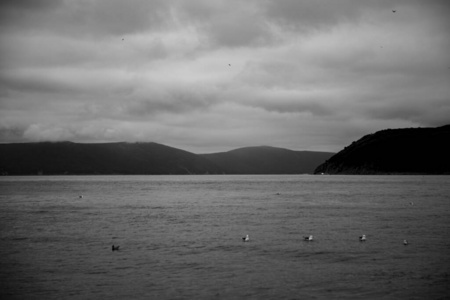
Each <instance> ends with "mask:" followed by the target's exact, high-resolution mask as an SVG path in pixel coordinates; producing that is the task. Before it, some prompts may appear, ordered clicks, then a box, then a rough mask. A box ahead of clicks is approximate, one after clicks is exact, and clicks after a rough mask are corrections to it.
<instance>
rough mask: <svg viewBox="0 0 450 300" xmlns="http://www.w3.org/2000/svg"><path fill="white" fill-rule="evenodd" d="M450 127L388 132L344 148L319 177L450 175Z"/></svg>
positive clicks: (392, 130)
mask: <svg viewBox="0 0 450 300" xmlns="http://www.w3.org/2000/svg"><path fill="white" fill-rule="evenodd" d="M449 141H450V125H446V126H442V127H437V128H406V129H386V130H382V131H378V132H376V133H374V134H369V135H366V136H364V137H363V138H361V139H359V140H358V141H356V142H353V143H352V144H351V145H349V146H347V147H345V148H344V149H343V150H342V151H340V152H338V153H337V154H336V155H334V156H333V157H331V158H330V159H328V160H327V161H326V162H324V163H323V164H321V165H320V166H319V167H317V169H316V170H315V173H316V174H321V173H324V174H450V142H449Z"/></svg>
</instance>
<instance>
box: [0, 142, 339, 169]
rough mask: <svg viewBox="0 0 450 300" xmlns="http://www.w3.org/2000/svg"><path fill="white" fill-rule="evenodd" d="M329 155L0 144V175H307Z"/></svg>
mask: <svg viewBox="0 0 450 300" xmlns="http://www.w3.org/2000/svg"><path fill="white" fill-rule="evenodd" d="M331 155H332V153H328V154H327V153H321V152H307V151H304V152H299V151H291V150H287V149H280V148H273V147H250V148H242V149H237V150H233V151H229V152H224V153H215V154H194V153H190V152H187V151H184V150H180V149H176V148H172V147H169V146H165V145H161V144H157V143H103V144H79V143H72V142H55V143H53V142H41V143H20V144H0V174H4V175H6V174H7V175H36V174H43V175H63V174H70V175H72V174H74V175H83V174H85V175H91V174H92V175H93V174H105V175H106V174H125V175H126V174H155V175H158V174H300V173H310V174H312V173H313V171H314V168H315V167H316V166H318V165H319V164H320V163H322V162H323V161H325V160H326V159H327V158H329V157H331Z"/></svg>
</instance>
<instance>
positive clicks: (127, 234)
mask: <svg viewBox="0 0 450 300" xmlns="http://www.w3.org/2000/svg"><path fill="white" fill-rule="evenodd" d="M79 195H83V197H82V198H80V197H79ZM449 233H450V176H312V175H310V176H308V175H299V176H291V175H289V176H225V175H224V176H67V177H63V176H59V177H48V176H41V177H1V178H0V293H1V294H0V296H1V298H2V299H107V298H110V299H111V298H114V299H244V298H245V299H448V298H449V297H450V277H449V276H450V239H449V238H450V236H449ZM246 234H249V236H250V241H249V242H246V243H244V242H242V237H243V236H244V235H246ZM310 234H312V235H314V241H313V242H307V241H304V240H303V236H306V235H310ZM362 234H365V235H366V236H367V241H366V242H360V241H359V236H360V235H362ZM405 239H406V240H408V242H409V245H407V246H405V245H403V240H405ZM113 244H114V245H120V250H119V251H114V252H113V251H112V250H111V246H112V245H113Z"/></svg>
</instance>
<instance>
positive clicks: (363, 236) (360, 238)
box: [359, 234, 366, 242]
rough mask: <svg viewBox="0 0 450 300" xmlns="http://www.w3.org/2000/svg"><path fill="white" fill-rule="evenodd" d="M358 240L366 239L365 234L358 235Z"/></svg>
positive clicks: (363, 240)
mask: <svg viewBox="0 0 450 300" xmlns="http://www.w3.org/2000/svg"><path fill="white" fill-rule="evenodd" d="M359 240H360V241H361V242H365V241H366V235H365V234H363V235H362V236H360V237H359Z"/></svg>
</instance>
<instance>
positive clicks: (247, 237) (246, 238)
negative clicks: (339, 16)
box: [242, 234, 250, 242]
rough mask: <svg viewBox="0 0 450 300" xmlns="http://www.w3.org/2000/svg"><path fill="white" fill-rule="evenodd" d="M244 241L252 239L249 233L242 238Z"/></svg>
mask: <svg viewBox="0 0 450 300" xmlns="http://www.w3.org/2000/svg"><path fill="white" fill-rule="evenodd" d="M242 241H243V242H248V241H250V237H249V236H248V234H247V235H246V236H244V237H243V238H242Z"/></svg>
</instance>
